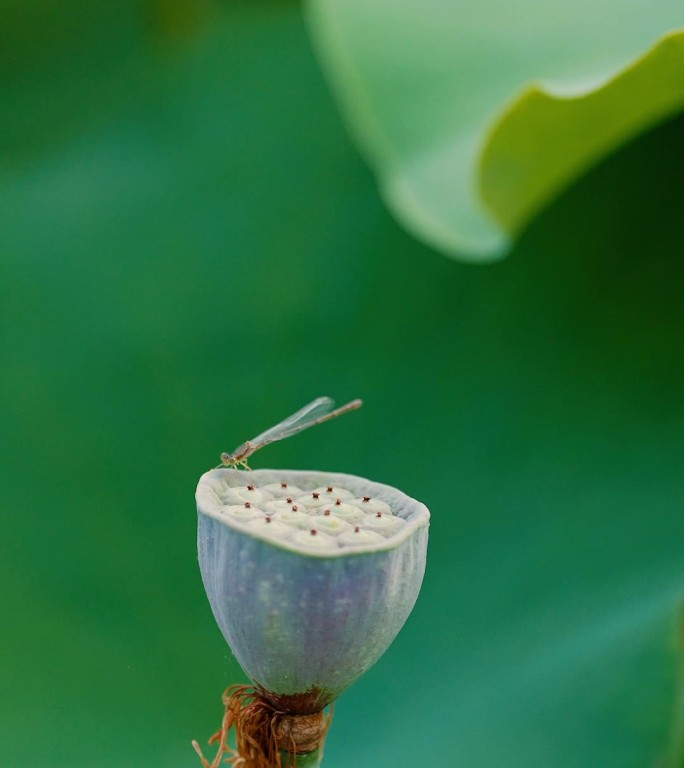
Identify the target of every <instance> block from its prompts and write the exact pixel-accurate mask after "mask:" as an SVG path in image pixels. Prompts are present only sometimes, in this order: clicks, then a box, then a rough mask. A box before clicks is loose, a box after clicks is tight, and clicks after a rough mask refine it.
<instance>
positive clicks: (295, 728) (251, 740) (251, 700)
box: [192, 685, 332, 768]
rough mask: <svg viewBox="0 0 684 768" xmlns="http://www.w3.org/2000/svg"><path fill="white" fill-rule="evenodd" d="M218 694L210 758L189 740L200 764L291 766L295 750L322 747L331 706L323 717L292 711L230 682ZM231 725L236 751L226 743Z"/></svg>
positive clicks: (244, 767)
mask: <svg viewBox="0 0 684 768" xmlns="http://www.w3.org/2000/svg"><path fill="white" fill-rule="evenodd" d="M222 698H223V705H224V707H225V711H224V714H223V720H222V722H221V728H220V729H219V730H218V731H217V732H216V733H215V734H214V735H213V736H212V737H211V738H210V739H209V744H210V745H213V744H217V745H218V748H217V752H216V755H215V756H214V759H213V760H212V761H211V762H209V760H208V759H207V758H206V757H205V756H204V755H203V754H202V750H201V749H200V746H199V744H198V743H197V742H196V741H193V742H192V746H193V747H194V748H195V752H197V754H198V755H199V758H200V760H201V761H202V766H203V768H219V766H220V765H221V763H222V762H225V763H230V764H231V765H233V766H234V768H294V766H296V764H297V754H298V753H299V754H302V753H306V752H312V751H313V750H314V749H322V747H323V742H324V741H325V737H326V734H327V733H328V729H329V728H330V723H331V721H332V707H331V709H330V714H329V715H328V716H327V717H326V715H325V714H324V713H323V712H317V713H316V714H313V715H293V714H291V713H288V712H284V711H282V710H278V709H276V708H275V707H274V706H273V705H272V704H270V703H269V702H268V701H267V700H266V699H265V698H263V697H262V696H261V695H260V694H259V693H258V692H257V691H255V690H254V688H252V687H251V686H249V685H231V686H230V687H229V688H227V689H226V691H225V692H224V693H223V697H222ZM231 728H235V742H236V746H237V751H236V750H234V749H233V748H232V747H231V746H230V745H229V744H228V734H229V733H230V730H231ZM283 752H285V753H287V758H286V762H285V763H283V754H282V753H283ZM226 755H228V757H225V756H226Z"/></svg>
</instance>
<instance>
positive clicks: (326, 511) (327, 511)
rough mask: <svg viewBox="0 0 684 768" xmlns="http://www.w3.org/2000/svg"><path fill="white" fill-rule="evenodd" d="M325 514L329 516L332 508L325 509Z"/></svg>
mask: <svg viewBox="0 0 684 768" xmlns="http://www.w3.org/2000/svg"><path fill="white" fill-rule="evenodd" d="M323 514H324V515H325V516H326V517H328V516H329V515H330V510H329V509H326V510H325V512H323Z"/></svg>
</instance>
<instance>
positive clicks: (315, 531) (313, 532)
mask: <svg viewBox="0 0 684 768" xmlns="http://www.w3.org/2000/svg"><path fill="white" fill-rule="evenodd" d="M317 533H318V531H317V530H316V529H315V528H312V529H311V535H312V536H315V535H316V534H317Z"/></svg>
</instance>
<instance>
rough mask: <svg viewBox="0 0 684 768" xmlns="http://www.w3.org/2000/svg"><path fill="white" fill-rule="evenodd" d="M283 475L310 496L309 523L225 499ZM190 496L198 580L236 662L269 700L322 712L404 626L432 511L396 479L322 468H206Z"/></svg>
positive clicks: (271, 484) (276, 483) (273, 483)
mask: <svg viewBox="0 0 684 768" xmlns="http://www.w3.org/2000/svg"><path fill="white" fill-rule="evenodd" d="M282 483H287V484H288V486H290V487H293V488H297V489H298V490H301V491H302V493H301V495H300V499H301V498H306V499H308V498H311V501H312V504H311V505H310V506H309V507H308V508H307V507H306V506H304V505H303V504H299V505H298V507H299V508H298V510H297V512H305V513H306V514H308V515H309V518H310V519H309V522H310V524H309V525H305V524H303V522H302V518H301V514H295V515H289V514H285V513H284V511H278V513H277V514H275V515H269V514H268V512H266V511H261V510H259V512H258V514H257V515H255V516H253V517H250V518H249V519H243V516H242V515H240V514H236V510H235V509H234V508H233V507H231V506H226V505H225V502H224V501H223V500H225V499H231V500H232V499H238V498H244V497H245V496H246V495H247V496H248V498H258V497H259V496H258V494H259V491H260V489H264V488H266V489H267V490H266V493H268V492H269V491H270V492H272V491H273V490H274V489H277V488H279V487H280V485H281V484H282ZM248 486H249V487H251V488H254V489H255V490H254V491H246V490H244V489H245V488H247V487H248ZM328 488H332V489H333V490H332V491H330V492H328V490H327V489H328ZM314 494H320V496H319V498H315V497H314ZM320 497H325V499H326V502H327V503H326V504H324V505H321V504H318V501H319V499H320ZM364 497H366V498H369V499H375V500H377V501H378V502H381V503H378V504H371V503H370V502H366V503H365V504H367V506H368V511H364V503H363V502H362V503H361V504H360V506H359V507H353V509H360V513H361V517H360V518H358V519H357V514H356V513H354V514H352V515H351V516H350V517H349V518H348V519H343V517H338V516H336V515H335V502H336V501H337V500H338V499H340V500H341V499H354V498H358V499H363V498H364ZM196 498H197V509H198V520H199V529H198V549H199V562H200V569H201V572H202V579H203V581H204V586H205V589H206V592H207V596H208V598H209V603H210V604H211V608H212V611H213V613H214V616H215V618H216V621H217V623H218V625H219V627H220V629H221V631H222V633H223V635H224V637H225V639H226V641H227V642H228V644H229V645H230V647H231V649H232V651H233V653H234V654H235V657H236V659H237V660H238V662H239V663H240V665H241V666H242V668H243V669H244V671H245V672H246V673H247V675H248V676H249V677H250V678H251V680H252V682H253V683H254V685H255V687H256V689H257V690H258V691H259V692H260V693H261V695H263V696H264V698H266V699H267V700H269V701H270V702H271V703H272V704H273V705H274V706H275V707H277V708H278V709H280V710H283V711H287V712H291V713H293V714H298V715H302V714H309V713H316V712H320V711H321V710H322V709H323V708H324V707H325V706H327V705H328V704H330V703H331V702H332V701H333V700H334V699H335V698H337V696H339V694H340V693H341V692H342V691H344V690H345V689H346V688H347V687H348V686H349V685H351V684H352V683H353V682H354V681H355V680H356V679H357V678H358V677H359V676H360V675H362V674H363V673H364V672H365V671H366V670H367V669H368V668H369V667H371V666H372V665H373V664H374V663H375V662H376V661H377V660H378V659H379V658H380V656H382V654H383V653H384V652H385V651H386V650H387V648H388V647H389V645H390V643H391V642H392V640H393V639H394V638H395V637H396V635H397V633H398V632H399V630H400V629H401V628H402V626H403V625H404V622H405V621H406V619H407V617H408V615H409V614H410V612H411V609H412V608H413V605H414V603H415V601H416V598H417V597H418V592H419V591H420V586H421V583H422V580H423V573H424V571H425V557H426V551H427V540H428V525H429V519H430V513H429V512H428V510H427V508H426V507H425V506H424V505H423V504H421V503H420V502H418V501H416V500H415V499H411V498H409V497H408V496H406V495H405V494H403V493H402V492H401V491H398V490H397V489H395V488H392V487H390V486H387V485H382V484H380V483H374V482H371V481H370V480H365V479H364V478H361V477H355V476H353V475H343V474H336V473H328V472H302V471H289V470H287V471H283V470H268V469H262V470H256V471H253V472H246V471H242V470H236V469H228V468H220V469H214V470H211V471H210V472H207V473H206V474H204V475H202V477H201V478H200V481H199V484H198V486H197V494H196ZM342 504H344V506H342ZM337 508H338V509H342V510H343V511H344V510H347V511H349V509H350V507H349V505H348V504H347V503H346V502H341V503H340V504H338V505H337ZM244 517H247V515H245V516H244Z"/></svg>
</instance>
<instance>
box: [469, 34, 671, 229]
mask: <svg viewBox="0 0 684 768" xmlns="http://www.w3.org/2000/svg"><path fill="white" fill-rule="evenodd" d="M635 93H636V94H639V98H633V96H634V94H635ZM682 108H684V30H676V31H672V32H670V33H668V34H666V35H664V36H663V37H661V38H660V39H659V40H658V41H657V42H656V43H655V45H653V46H652V47H651V48H650V49H649V50H648V51H647V52H646V53H644V54H643V55H642V56H640V57H639V58H637V59H635V60H633V61H632V62H630V64H628V65H627V66H626V67H624V68H623V69H621V70H620V71H618V72H617V73H616V74H614V75H612V76H610V77H609V78H608V79H606V80H605V81H604V83H603V84H601V85H600V86H599V87H594V88H590V89H586V90H584V91H581V92H575V93H570V94H568V93H563V94H560V93H554V91H553V89H552V88H549V87H545V86H544V85H543V84H541V83H532V84H530V85H528V86H527V87H526V88H524V90H523V91H522V92H521V93H520V94H519V95H518V96H517V97H516V98H515V99H514V100H513V101H512V102H511V103H510V105H509V106H508V107H507V108H506V109H504V111H503V113H502V114H501V116H500V117H499V118H498V119H497V120H496V122H495V123H494V125H493V126H492V128H491V129H490V131H489V134H488V136H487V137H486V139H485V142H484V145H483V149H482V152H481V153H480V157H479V159H478V172H477V176H478V180H479V190H478V191H479V194H480V197H481V199H482V200H483V202H484V204H485V205H486V206H487V208H488V209H489V210H490V211H491V213H492V214H493V215H494V217H495V219H496V220H497V221H498V222H499V224H500V225H501V227H502V228H503V229H504V230H505V231H506V232H507V233H509V234H510V235H511V236H513V237H515V236H516V235H517V234H518V233H520V231H521V230H522V229H524V227H525V226H526V225H527V224H528V223H529V222H530V221H531V220H532V219H533V217H534V216H535V214H537V213H538V212H539V210H540V209H541V208H543V207H544V205H545V204H546V203H548V202H549V201H550V200H552V199H553V198H554V197H556V196H557V195H558V194H559V193H560V192H561V191H562V190H563V189H564V188H565V187H567V186H568V184H569V183H570V182H571V181H572V180H573V179H574V178H577V177H578V176H579V175H581V174H582V173H584V172H586V171H587V170H588V169H589V168H590V167H591V166H593V165H595V164H596V163H597V162H598V161H599V160H600V159H601V158H602V157H603V156H605V155H606V154H608V153H609V152H610V151H612V150H613V149H615V148H617V147H618V146H620V145H621V144H624V143H625V142H626V141H628V140H629V139H631V138H633V137H635V136H636V135H637V134H639V133H641V132H642V131H644V130H645V129H647V128H648V127H649V126H651V125H653V124H655V123H656V122H660V121H661V120H664V119H665V118H667V117H668V116H671V115H673V114H675V113H676V112H678V111H679V110H681V109H682ZM578 137H579V140H578Z"/></svg>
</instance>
